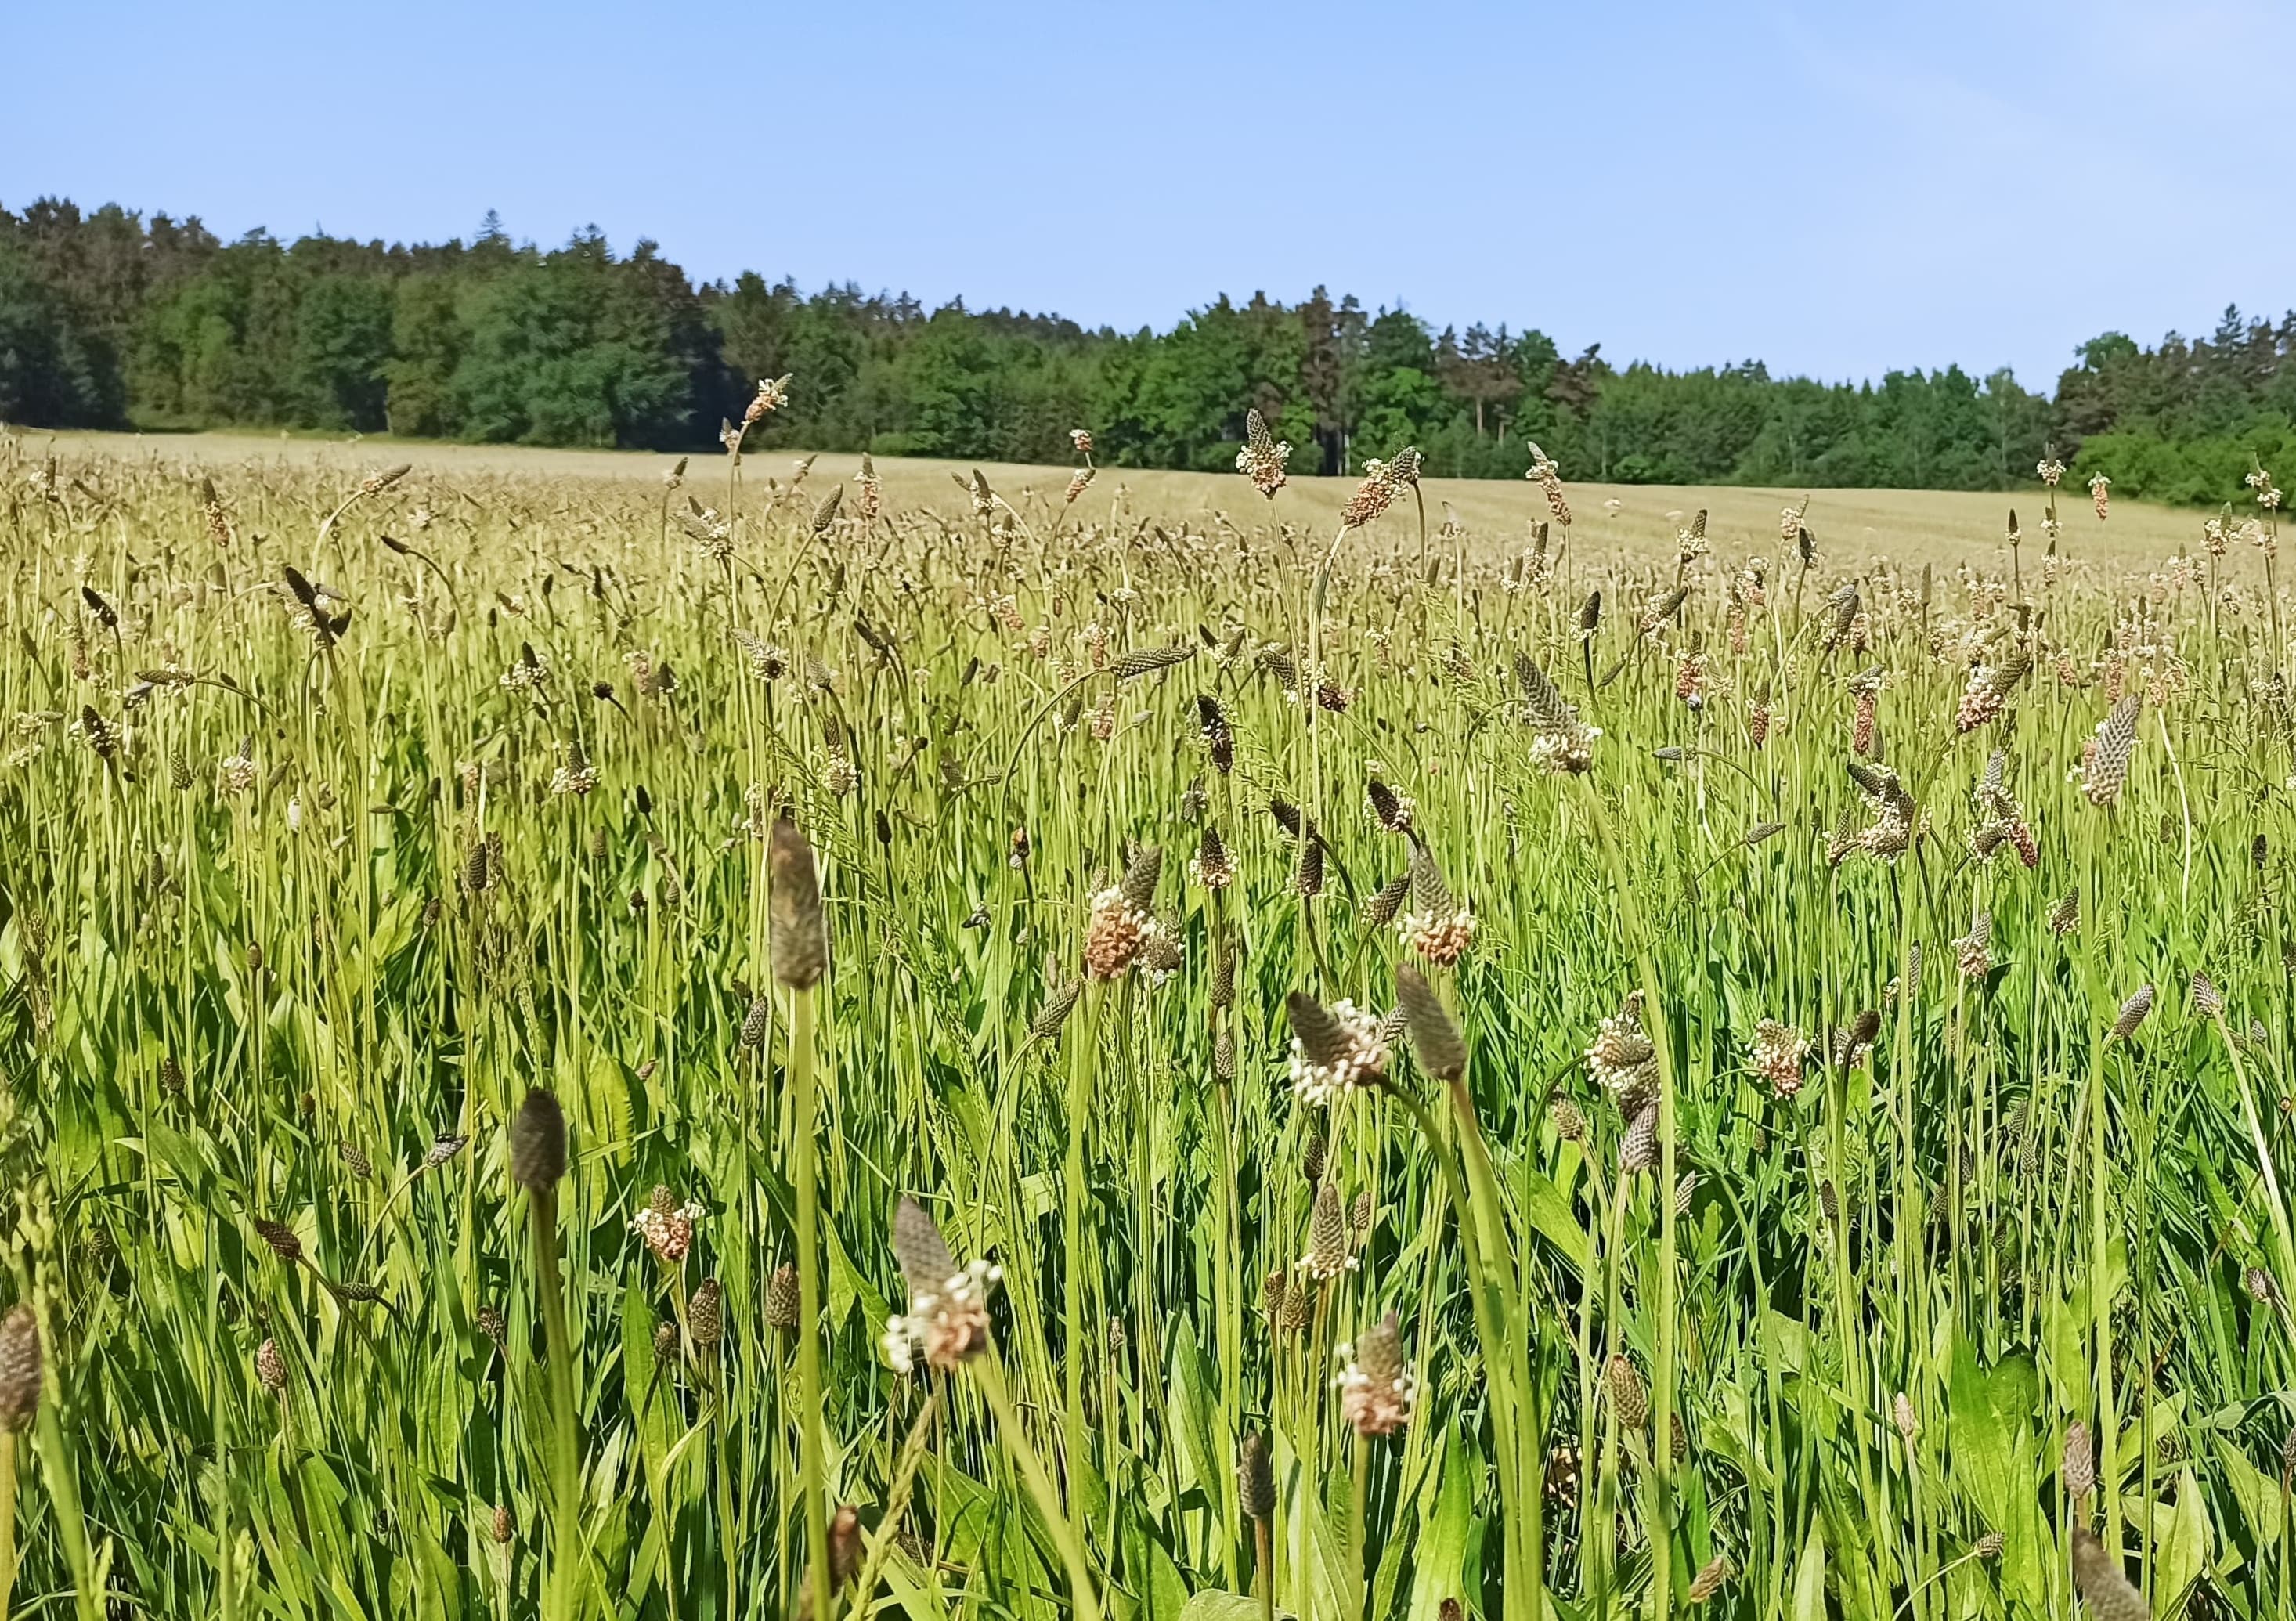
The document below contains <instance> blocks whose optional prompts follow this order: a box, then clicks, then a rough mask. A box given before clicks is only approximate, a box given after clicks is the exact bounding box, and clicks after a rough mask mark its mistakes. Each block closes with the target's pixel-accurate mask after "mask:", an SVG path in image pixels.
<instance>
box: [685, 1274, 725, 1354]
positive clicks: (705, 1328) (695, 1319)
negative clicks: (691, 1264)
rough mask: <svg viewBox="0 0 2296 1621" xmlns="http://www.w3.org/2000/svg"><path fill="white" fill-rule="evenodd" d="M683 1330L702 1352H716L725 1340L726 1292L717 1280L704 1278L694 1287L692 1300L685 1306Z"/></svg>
mask: <svg viewBox="0 0 2296 1621" xmlns="http://www.w3.org/2000/svg"><path fill="white" fill-rule="evenodd" d="M685 1330H686V1332H687V1333H689V1334H691V1335H693V1343H694V1345H695V1346H696V1347H699V1348H700V1349H701V1350H704V1351H714V1350H716V1349H717V1344H718V1342H719V1341H720V1340H722V1339H725V1337H726V1290H725V1289H724V1287H723V1286H722V1285H721V1284H719V1282H718V1281H717V1279H715V1278H704V1279H702V1281H701V1282H700V1283H699V1284H697V1285H696V1286H695V1287H694V1290H693V1299H691V1300H690V1301H688V1302H687V1303H686V1306H685Z"/></svg>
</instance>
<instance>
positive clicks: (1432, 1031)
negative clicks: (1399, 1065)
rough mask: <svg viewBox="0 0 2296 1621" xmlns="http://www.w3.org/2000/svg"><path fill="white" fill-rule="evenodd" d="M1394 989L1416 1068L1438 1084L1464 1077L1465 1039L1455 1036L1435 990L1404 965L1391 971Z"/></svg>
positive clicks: (1451, 1022) (1456, 1033) (1465, 1061)
mask: <svg viewBox="0 0 2296 1621" xmlns="http://www.w3.org/2000/svg"><path fill="white" fill-rule="evenodd" d="M1395 990H1396V996H1397V998H1398V1001H1400V1002H1401V1003H1402V1004H1403V1017H1404V1021H1405V1026H1406V1028H1407V1029H1409V1031H1410V1032H1411V1048H1412V1051H1413V1052H1416V1053H1417V1054H1418V1055H1419V1063H1420V1067H1421V1068H1423V1069H1425V1070H1426V1071H1427V1073H1428V1074H1429V1075H1431V1076H1433V1077H1435V1078H1436V1079H1437V1080H1439V1081H1456V1080H1457V1079H1458V1078H1459V1077H1461V1076H1463V1075H1464V1074H1466V1072H1467V1043H1466V1038H1465V1037H1464V1036H1461V1035H1460V1034H1459V1027H1458V1025H1457V1024H1456V1023H1455V1022H1454V1021H1453V1020H1452V1018H1451V1014H1450V1011H1449V1010H1448V1009H1447V1008H1446V1007H1444V1005H1443V999H1442V998H1441V997H1439V996H1438V995H1436V994H1435V987H1433V986H1431V985H1430V984H1428V983H1427V980H1426V978H1425V977H1424V976H1423V975H1422V974H1421V973H1420V972H1419V970H1417V969H1415V968H1413V967H1412V966H1411V965H1410V964H1409V963H1405V964H1403V965H1402V966H1400V967H1398V969H1397V970H1395Z"/></svg>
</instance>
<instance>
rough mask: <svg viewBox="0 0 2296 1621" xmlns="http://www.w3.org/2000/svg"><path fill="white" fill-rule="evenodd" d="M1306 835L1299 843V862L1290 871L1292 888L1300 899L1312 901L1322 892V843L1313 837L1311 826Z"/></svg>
mask: <svg viewBox="0 0 2296 1621" xmlns="http://www.w3.org/2000/svg"><path fill="white" fill-rule="evenodd" d="M1308 833H1309V836H1308V838H1306V839H1302V840H1300V861H1299V864H1298V865H1297V866H1295V867H1294V868H1293V869H1292V888H1293V889H1294V890H1296V891H1297V892H1298V893H1299V895H1300V897H1301V898H1302V899H1305V900H1314V899H1315V898H1316V896H1319V895H1321V894H1322V893H1323V892H1324V841H1323V840H1322V839H1318V838H1316V837H1315V836H1314V833H1315V830H1314V827H1313V825H1312V824H1311V825H1310V827H1309V829H1308Z"/></svg>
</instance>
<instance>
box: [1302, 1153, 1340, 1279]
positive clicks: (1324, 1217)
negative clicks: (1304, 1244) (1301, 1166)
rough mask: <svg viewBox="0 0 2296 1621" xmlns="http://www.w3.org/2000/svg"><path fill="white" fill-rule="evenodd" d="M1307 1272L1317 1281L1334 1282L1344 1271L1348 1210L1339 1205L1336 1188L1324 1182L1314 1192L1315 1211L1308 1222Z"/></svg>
mask: <svg viewBox="0 0 2296 1621" xmlns="http://www.w3.org/2000/svg"><path fill="white" fill-rule="evenodd" d="M1347 1261H1348V1210H1347V1207H1346V1206H1345V1205H1343V1204H1341V1202H1340V1184H1339V1183H1336V1182H1333V1181H1331V1180H1329V1179H1328V1178H1327V1179H1325V1180H1324V1182H1323V1183H1320V1184H1318V1186H1317V1187H1316V1208H1315V1210H1314V1212H1313V1213H1312V1214H1311V1216H1309V1218H1308V1271H1309V1272H1310V1273H1313V1274H1314V1275H1315V1276H1316V1277H1319V1278H1335V1277H1337V1276H1339V1275H1340V1273H1341V1272H1343V1271H1345V1270H1346V1269H1347Z"/></svg>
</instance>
